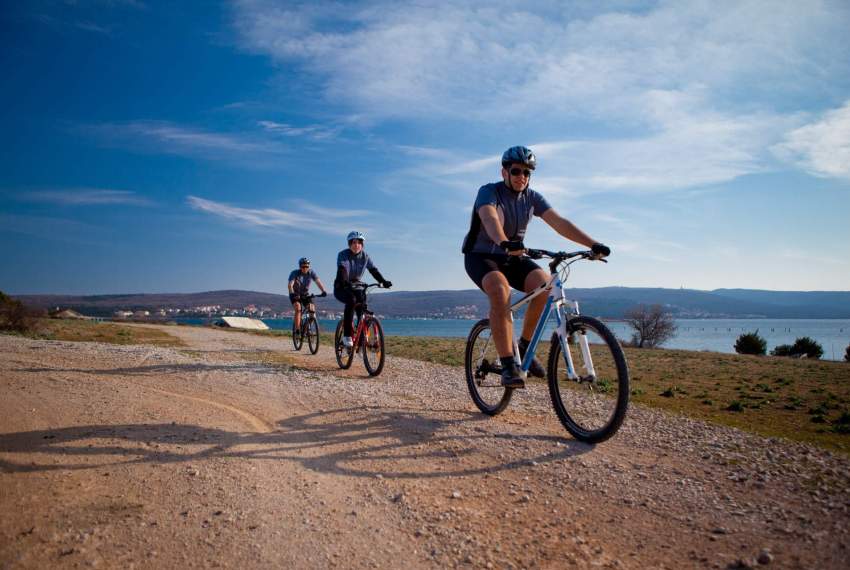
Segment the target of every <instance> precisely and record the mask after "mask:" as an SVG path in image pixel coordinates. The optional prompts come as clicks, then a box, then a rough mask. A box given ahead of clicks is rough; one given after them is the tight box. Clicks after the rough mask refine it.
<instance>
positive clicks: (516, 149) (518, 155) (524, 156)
mask: <svg viewBox="0 0 850 570" xmlns="http://www.w3.org/2000/svg"><path fill="white" fill-rule="evenodd" d="M511 164H523V165H525V166H527V167H528V168H530V169H531V170H534V169H535V168H536V167H537V157H536V156H534V153H533V152H531V149H530V148H528V147H524V146H512V147H511V148H509V149H508V150H506V151H505V153H504V154H503V155H502V166H503V167H505V168H510V166H511Z"/></svg>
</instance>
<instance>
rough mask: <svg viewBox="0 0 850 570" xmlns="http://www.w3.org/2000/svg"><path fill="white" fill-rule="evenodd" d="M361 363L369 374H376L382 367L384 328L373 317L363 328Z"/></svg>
mask: <svg viewBox="0 0 850 570" xmlns="http://www.w3.org/2000/svg"><path fill="white" fill-rule="evenodd" d="M363 365H364V366H366V372H368V373H369V376H377V375H378V374H380V373H381V370H383V369H384V329H383V328H381V323H380V322H379V321H378V319H375V318H370V319H369V320H368V321H367V323H366V328H365V329H364V335H363Z"/></svg>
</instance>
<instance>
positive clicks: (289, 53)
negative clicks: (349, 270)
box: [234, 0, 850, 197]
mask: <svg viewBox="0 0 850 570" xmlns="http://www.w3.org/2000/svg"><path fill="white" fill-rule="evenodd" d="M235 6H236V7H235V10H234V25H235V28H236V30H237V32H238V36H239V40H240V41H241V45H242V47H243V48H245V49H246V50H249V51H252V52H255V53H260V54H264V55H267V56H269V57H270V58H272V59H274V60H275V61H278V62H281V63H284V64H286V65H292V64H295V65H299V66H301V67H302V68H303V69H304V70H306V71H307V72H308V73H309V74H311V77H312V79H311V81H312V80H316V81H317V82H318V84H319V85H320V86H321V89H322V92H323V94H324V97H325V98H326V100H327V101H328V102H330V103H332V104H337V105H339V106H340V107H342V108H344V109H347V110H349V111H350V112H352V113H356V114H357V115H358V116H359V117H366V119H364V122H365V123H368V122H369V121H370V120H371V121H375V120H382V119H396V118H398V119H402V120H409V121H421V120H425V121H430V122H433V121H440V120H446V121H450V122H453V121H457V122H458V124H459V125H461V124H465V123H470V122H471V123H485V124H487V125H494V124H498V123H499V122H505V121H507V122H509V121H510V117H518V118H521V119H522V121H523V122H525V123H528V124H529V129H533V130H534V132H536V133H537V135H536V136H535V138H537V139H538V143H540V142H541V141H542V142H543V143H545V144H538V145H537V146H536V147H535V150H536V151H537V152H538V153H539V154H540V155H541V157H542V158H543V159H544V160H545V167H541V169H540V173H541V174H540V175H539V176H538V177H537V184H538V186H540V187H546V188H550V189H551V190H552V191H554V192H559V193H560V194H561V195H563V196H565V197H571V196H575V195H579V194H583V193H589V192H604V191H617V192H622V191H624V190H625V191H636V192H647V191H668V190H673V189H681V188H696V187H700V186H705V185H711V184H717V183H722V182H726V181H729V180H732V179H734V178H737V177H740V176H743V175H747V174H753V173H758V172H762V171H764V170H766V169H767V168H769V167H770V162H771V155H770V153H769V152H768V150H767V149H769V148H770V147H771V146H772V145H774V144H776V142H777V141H779V140H781V136H782V134H783V133H785V132H788V131H789V130H791V129H794V128H796V127H798V126H799V121H800V115H799V113H798V112H797V109H798V108H805V106H806V105H811V104H812V100H811V93H813V92H820V93H836V92H841V91H842V90H845V91H846V90H847V89H848V88H850V58H847V57H846V54H847V53H848V52H850V35H848V34H847V33H846V30H847V29H850V7H848V5H847V4H846V3H842V2H830V1H815V2H806V3H798V2H774V1H767V0H747V1H735V2H731V1H730V2H720V3H718V2H716V1H709V0H697V1H691V2H677V1H672V0H671V1H660V2H656V3H650V4H646V5H641V4H634V3H621V2H614V3H605V4H602V3H599V4H597V3H593V4H589V3H583V2H560V1H555V0H552V1H545V0H543V1H541V2H537V3H534V4H533V7H532V5H528V6H525V5H521V6H518V5H517V4H516V3H515V2H512V1H510V0H487V1H483V0H480V1H479V0H466V1H460V0H457V1H446V2H440V3H421V2H395V1H393V2H389V1H382V0H379V1H374V0H370V1H365V2H360V3H357V2H354V3H350V4H346V8H345V9H344V10H340V9H339V6H338V5H336V4H322V5H315V4H313V3H303V4H301V5H299V4H293V3H288V4H287V5H286V6H285V7H281V6H280V5H279V4H276V3H271V2H267V1H265V0H240V1H238V2H236V4H235ZM378 54H379V55H378ZM795 102H799V104H797V105H795ZM576 124H578V125H583V127H581V126H579V127H578V128H576V127H575V125H576ZM529 129H526V130H529ZM591 129H592V130H591ZM517 130H518V131H519V132H523V129H522V128H521V127H518V128H517ZM577 130H578V131H579V132H596V133H599V132H604V135H603V138H599V137H598V136H597V137H596V138H593V139H588V140H582V138H581V135H580V134H579V135H572V136H570V135H571V134H572V133H575V132H576V131H577ZM563 133H570V134H568V136H564V135H563ZM804 134H805V133H804ZM800 136H802V135H800ZM529 142H530V143H532V142H533V141H529ZM799 144H802V143H798V146H799ZM402 149H403V150H405V152H407V153H408V154H410V155H415V156H418V157H420V158H422V159H424V162H426V163H427V162H429V161H431V160H433V161H435V162H439V161H441V160H443V163H442V164H441V165H440V166H439V169H440V172H441V173H445V174H459V175H465V174H470V175H471V174H476V175H477V174H479V173H480V172H482V171H487V172H493V171H494V172H495V173H496V175H497V174H498V158H497V157H495V158H494V157H492V156H489V155H488V156H475V157H466V160H457V156H456V155H455V154H454V153H453V152H452V151H451V149H445V150H440V149H429V148H423V147H402ZM812 154H818V153H814V152H813V153H812ZM823 154H825V153H819V155H818V156H821V155H823ZM461 156H463V155H461ZM550 159H551V160H550ZM824 160H827V159H826V158H825V157H824V158H822V159H821V161H820V162H819V163H818V164H817V168H818V169H831V170H829V171H832V170H835V169H836V168H840V167H839V166H836V165H834V164H827V165H823V162H824ZM446 161H448V164H449V165H450V166H447V162H446ZM832 162H835V161H832ZM493 165H495V169H493V168H491V167H492V166H493ZM555 165H557V166H555ZM418 168H419V166H417V169H418ZM447 168H448V170H447ZM426 170H427V169H426ZM813 171H815V172H818V171H819V170H817V169H813ZM429 174H430V173H429ZM470 178H472V177H471V176H470ZM461 184H466V181H463V182H461ZM459 185H460V184H456V183H455V181H448V182H446V186H449V187H452V188H454V187H459ZM475 187H477V186H475Z"/></svg>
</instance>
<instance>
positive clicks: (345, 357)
mask: <svg viewBox="0 0 850 570" xmlns="http://www.w3.org/2000/svg"><path fill="white" fill-rule="evenodd" d="M342 336H343V328H342V321H340V322H338V323H337V324H336V332H335V333H334V355H336V363H337V365H339V367H340V368H342V369H343V370H347V369H349V368H351V361H352V360H354V348H346V347H345V346H343V344H342Z"/></svg>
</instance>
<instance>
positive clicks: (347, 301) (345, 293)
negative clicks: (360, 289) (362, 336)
mask: <svg viewBox="0 0 850 570" xmlns="http://www.w3.org/2000/svg"><path fill="white" fill-rule="evenodd" d="M334 297H335V298H336V300H337V301H339V302H340V303H342V304H343V305H345V308H344V309H343V311H342V334H343V336H347V337H351V334H352V332H353V331H352V329H353V328H354V327H353V325H352V320H353V318H354V295H352V293H351V291H349V290H346V289H343V288H341V287H339V288H336V287H335V288H334Z"/></svg>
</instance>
